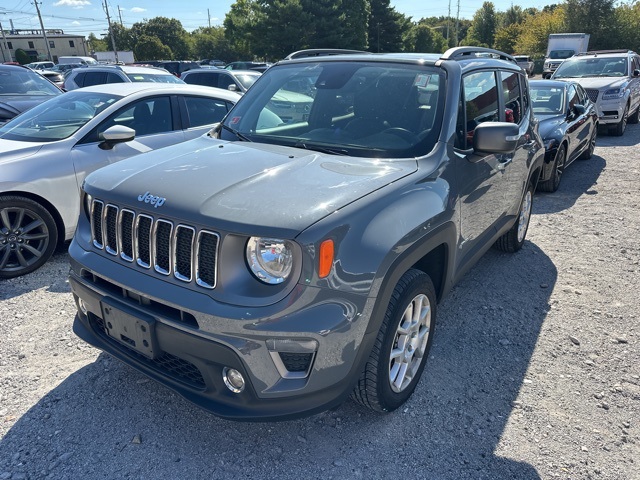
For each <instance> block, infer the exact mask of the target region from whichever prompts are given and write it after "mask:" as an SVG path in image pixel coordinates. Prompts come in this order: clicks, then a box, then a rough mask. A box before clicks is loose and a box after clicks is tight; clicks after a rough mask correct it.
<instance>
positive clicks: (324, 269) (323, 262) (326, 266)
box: [318, 240, 333, 278]
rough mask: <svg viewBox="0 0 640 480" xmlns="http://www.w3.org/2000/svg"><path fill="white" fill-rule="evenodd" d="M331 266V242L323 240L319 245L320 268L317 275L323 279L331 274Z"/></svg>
mask: <svg viewBox="0 0 640 480" xmlns="http://www.w3.org/2000/svg"><path fill="white" fill-rule="evenodd" d="M332 266H333V240H325V241H324V242H322V243H321V244H320V266H319V268H318V275H319V276H320V278H325V277H327V276H328V275H329V273H331V267H332Z"/></svg>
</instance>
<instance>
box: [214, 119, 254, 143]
mask: <svg viewBox="0 0 640 480" xmlns="http://www.w3.org/2000/svg"><path fill="white" fill-rule="evenodd" d="M221 125H222V128H224V129H225V130H226V131H227V132H231V133H233V134H234V135H235V136H236V137H237V138H238V140H241V141H243V142H250V141H251V139H250V138H249V137H247V136H246V135H244V134H242V133H240V132H239V131H238V130H234V129H233V128H231V127H228V126H227V125H225V124H224V123H222V124H221Z"/></svg>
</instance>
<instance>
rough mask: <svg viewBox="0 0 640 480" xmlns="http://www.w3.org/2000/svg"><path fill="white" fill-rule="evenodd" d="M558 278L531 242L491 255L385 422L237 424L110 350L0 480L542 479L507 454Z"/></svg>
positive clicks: (42, 421) (357, 411) (34, 417)
mask: <svg viewBox="0 0 640 480" xmlns="http://www.w3.org/2000/svg"><path fill="white" fill-rule="evenodd" d="M556 278H557V272H556V270H555V267H554V265H553V264H552V262H551V261H550V259H549V258H548V257H547V255H545V253H544V252H542V251H541V250H540V249H539V248H538V247H537V246H536V245H534V244H532V243H530V242H527V243H526V244H525V246H524V248H523V249H522V251H521V252H519V253H518V254H516V255H508V254H502V253H498V252H496V251H490V252H488V253H487V254H486V255H485V256H484V257H483V258H482V259H481V261H480V262H479V264H478V265H477V266H476V267H475V268H474V269H473V270H472V271H471V272H470V273H469V274H468V275H467V276H466V277H465V278H464V279H463V281H462V282H461V283H460V284H459V285H458V286H457V287H456V288H454V290H453V291H452V292H451V294H450V295H449V296H448V297H447V299H445V301H444V302H443V303H442V304H441V305H440V306H439V312H438V318H439V323H438V326H437V329H436V337H435V339H434V345H433V349H432V353H431V357H430V358H429V363H428V364H427V368H426V370H425V374H424V376H423V379H422V381H421V383H420V384H419V386H418V388H417V390H416V392H415V394H414V396H413V397H412V398H411V399H410V401H409V402H408V403H407V404H406V405H405V406H404V407H403V408H402V409H400V410H398V411H396V412H393V413H391V414H387V415H378V414H374V413H372V412H369V411H367V410H365V409H363V408H361V407H359V406H358V405H356V404H354V403H352V402H350V401H348V402H346V403H344V404H343V405H342V406H340V407H339V408H337V409H335V410H333V411H329V412H325V413H322V414H319V415H316V416H313V417H311V418H307V419H302V420H296V421H290V422H282V423H234V422H228V421H225V420H221V419H219V418H217V417H214V416H213V415H210V414H208V413H206V412H204V411H202V410H200V409H199V408H197V407H195V406H193V405H191V404H190V403H188V402H187V401H185V400H184V399H182V398H181V397H179V396H177V395H175V394H173V393H172V392H170V391H169V390H167V389H166V388H165V387H163V386H160V385H158V384H156V383H154V382H153V381H151V380H148V379H147V378H146V377H144V376H142V375H141V374H139V373H137V372H136V371H134V370H132V369H130V368H129V367H127V366H125V365H123V364H121V363H120V362H118V361H117V360H114V359H112V358H111V357H109V356H108V355H105V354H102V355H100V356H99V357H98V359H97V360H96V361H95V362H94V363H92V364H90V365H87V366H85V367H83V368H81V369H79V370H78V371H77V372H75V373H74V374H72V375H71V376H69V377H68V378H67V379H66V380H65V381H64V382H63V383H62V384H60V385H59V386H58V387H57V388H55V389H53V390H52V391H50V392H49V393H48V394H47V395H46V396H45V397H44V398H42V399H41V400H40V401H39V402H38V403H37V404H36V405H34V406H33V407H32V408H31V409H30V410H29V411H28V412H27V413H26V414H25V415H24V416H23V417H21V418H20V419H18V421H17V422H16V423H15V425H14V426H13V428H11V430H10V431H9V432H8V434H7V435H6V436H5V437H4V438H3V439H2V441H1V442H0V475H1V474H2V473H3V472H9V473H10V474H13V475H14V476H15V478H24V477H27V478H52V479H53V478H55V479H65V478H69V479H77V478H86V479H93V478H142V479H156V478H172V479H174V478H175V479H182V478H184V479H199V478H216V479H222V478H230V479H231V478H233V479H236V478H281V479H296V478H301V477H302V478H365V479H367V478H376V479H378V478H398V477H405V478H428V479H431V478H434V479H456V480H458V479H474V480H475V479H492V480H493V479H508V478H513V479H519V480H529V479H538V478H540V477H539V475H538V473H537V472H536V470H535V469H534V468H533V467H532V466H531V465H529V464H527V463H523V462H519V461H517V459H509V458H504V457H501V456H499V454H498V453H496V452H497V451H499V450H500V448H499V443H500V441H501V438H502V437H503V433H504V430H505V428H506V426H507V423H508V421H509V417H510V416H511V415H514V414H516V415H519V412H522V411H526V410H527V408H528V406H527V405H520V404H519V402H518V401H517V399H518V394H519V392H520V390H521V388H531V387H528V385H527V383H526V382H524V380H525V377H526V372H527V368H528V365H529V361H530V358H531V356H532V353H533V351H534V348H535V346H536V342H537V339H538V336H539V334H540V330H541V327H542V324H543V322H544V319H545V316H546V313H547V311H548V301H549V295H550V293H551V291H552V290H553V287H554V284H555V282H556ZM517 435H522V437H520V438H518V437H517ZM526 435H527V432H526V431H519V433H515V434H514V432H513V431H510V434H509V436H508V438H509V439H508V440H507V441H508V442H517V443H516V445H515V446H514V445H513V443H507V444H506V445H504V444H503V445H502V448H503V449H506V450H508V451H510V452H513V455H517V452H518V451H522V450H521V449H522V448H527V446H528V445H530V443H529V439H528V438H527V436H526ZM514 436H515V437H516V439H515V440H514ZM504 441H505V440H503V442H504ZM529 448H530V447H529ZM536 453H537V452H534V455H535V454H536ZM3 478H6V475H5V477H3Z"/></svg>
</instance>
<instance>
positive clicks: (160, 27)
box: [89, 0, 640, 62]
mask: <svg viewBox="0 0 640 480" xmlns="http://www.w3.org/2000/svg"><path fill="white" fill-rule="evenodd" d="M638 31H640V1H638V0H632V1H628V2H626V3H625V2H622V3H619V4H618V5H616V2H615V0H564V1H563V2H561V3H558V4H554V5H549V6H546V7H544V8H542V9H536V8H526V9H523V8H522V7H520V6H518V5H512V6H511V7H510V8H508V9H507V10H506V11H504V12H501V11H497V10H496V9H495V6H494V4H493V3H492V2H490V1H486V2H484V3H483V5H482V7H480V8H479V9H478V10H477V11H476V13H475V14H474V16H473V19H472V20H463V19H460V20H457V19H455V18H452V17H446V16H444V17H443V16H440V17H428V18H421V19H420V20H417V21H414V20H413V19H412V18H411V17H408V16H406V15H404V14H402V13H400V12H397V11H396V10H395V8H394V7H392V6H391V4H390V0H237V1H236V2H235V3H233V4H232V5H231V8H230V10H229V12H228V13H227V15H226V16H225V19H224V22H223V24H222V26H216V27H200V28H198V29H196V30H194V31H193V32H187V31H186V30H185V29H184V27H183V26H182V24H181V23H180V21H179V20H177V19H174V18H166V17H155V18H152V19H149V20H144V21H143V22H138V23H135V24H133V25H132V27H131V28H126V27H124V26H123V25H121V24H118V23H113V24H112V25H111V31H110V33H109V34H107V35H106V36H104V37H102V38H100V39H99V38H97V37H96V36H95V35H94V34H90V35H89V43H90V45H91V48H92V50H94V51H108V50H111V37H110V35H113V37H114V40H115V43H116V47H117V48H118V50H133V52H134V54H135V56H136V59H138V61H143V60H154V59H165V60H171V59H178V60H189V59H204V58H207V59H213V58H216V59H220V60H222V61H225V62H230V61H233V60H238V59H243V60H250V59H261V60H267V61H274V60H279V59H281V58H283V57H285V56H286V55H288V54H289V53H291V52H293V51H296V50H301V49H305V48H348V49H356V50H368V51H371V52H436V53H441V52H444V51H445V50H446V49H447V48H449V47H453V46H456V45H476V46H485V47H493V48H497V49H498V50H502V51H504V52H506V53H522V54H529V55H532V56H533V57H542V56H544V53H545V51H546V46H547V38H548V36H549V34H551V33H567V32H583V33H589V34H590V35H591V40H590V45H589V47H590V49H611V48H625V49H631V50H636V51H637V50H638V48H640V35H638Z"/></svg>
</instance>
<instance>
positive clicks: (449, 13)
mask: <svg viewBox="0 0 640 480" xmlns="http://www.w3.org/2000/svg"><path fill="white" fill-rule="evenodd" d="M450 20H451V0H449V10H448V11H447V48H449V21H450Z"/></svg>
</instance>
